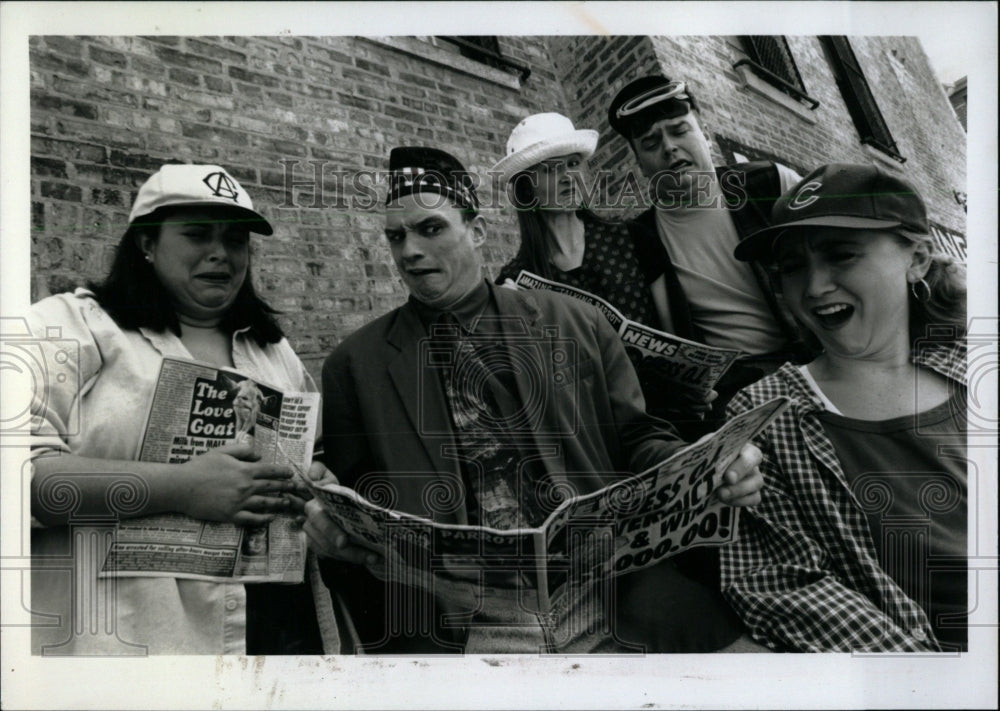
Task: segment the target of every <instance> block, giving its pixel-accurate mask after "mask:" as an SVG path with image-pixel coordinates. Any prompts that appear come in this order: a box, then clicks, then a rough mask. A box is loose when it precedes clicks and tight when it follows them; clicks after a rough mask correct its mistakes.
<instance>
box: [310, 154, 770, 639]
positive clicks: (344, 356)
mask: <svg viewBox="0 0 1000 711" xmlns="http://www.w3.org/2000/svg"><path fill="white" fill-rule="evenodd" d="M389 164H390V185H389V193H388V198H387V209H386V224H385V234H386V238H387V240H388V241H389V246H390V250H391V252H392V256H393V260H394V261H395V263H396V267H397V269H398V271H399V274H400V276H401V277H402V279H403V281H404V283H405V284H406V286H407V289H408V290H409V292H410V298H409V300H408V301H407V302H406V304H404V305H403V306H401V307H399V308H397V309H395V310H394V311H392V312H390V313H388V314H386V315H385V316H382V317H381V318H379V319H376V320H375V321H373V322H372V323H370V324H368V325H367V326H365V327H363V328H361V329H360V330H358V331H357V332H355V333H354V334H352V335H351V336H349V337H348V338H347V339H345V340H344V342H343V343H342V344H341V345H340V346H338V347H337V349H336V350H335V351H334V352H333V353H332V354H331V355H330V357H329V358H328V359H327V361H326V363H325V364H324V367H323V450H324V452H325V454H324V455H323V456H324V461H325V463H326V465H327V466H328V467H329V469H330V470H331V471H332V472H333V474H334V475H336V477H337V479H338V480H339V481H340V482H341V483H342V484H344V485H346V486H350V487H352V488H354V489H356V490H357V491H359V492H360V493H361V494H362V495H364V494H366V493H371V492H375V491H376V490H378V491H381V492H382V494H383V495H385V494H386V492H389V494H388V495H389V497H390V498H391V501H392V503H391V505H392V506H393V507H394V508H396V509H398V510H401V511H405V512H407V513H410V514H415V515H419V516H423V517H428V518H432V519H434V520H436V521H440V522H449V523H460V524H473V525H481V526H488V527H492V528H499V529H511V528H518V527H529V526H536V525H538V524H540V523H541V522H542V521H543V520H544V517H545V516H546V515H547V514H548V513H549V512H550V511H551V510H552V509H551V507H552V506H553V505H554V504H553V503H552V500H551V499H545V497H542V496H541V495H540V494H539V492H541V491H543V490H544V489H545V487H546V486H560V485H569V486H570V487H571V488H573V489H575V490H576V491H577V492H579V493H588V492H591V491H595V490H597V489H599V488H601V487H603V486H605V485H607V484H609V483H611V482H612V481H614V480H615V479H616V478H618V477H620V476H623V475H624V474H623V473H625V474H627V473H628V472H638V471H641V470H644V469H646V468H648V467H650V466H652V465H654V464H656V463H657V462H659V461H661V460H662V459H663V458H665V457H667V456H669V455H670V453H672V452H673V451H675V450H676V449H677V448H678V447H679V446H681V444H682V442H681V441H680V440H679V439H678V437H677V436H676V434H675V433H674V431H673V430H672V428H671V427H670V426H669V425H668V424H666V423H665V422H662V421H660V420H657V419H655V418H652V417H650V416H648V415H647V414H646V413H645V410H644V402H643V398H642V393H641V391H640V389H639V384H638V381H637V379H636V376H635V373H634V371H633V370H632V366H631V365H630V363H629V360H628V357H627V356H626V354H625V351H624V348H623V346H622V344H621V342H620V340H619V339H618V337H617V335H616V334H615V332H614V330H613V329H612V328H611V326H610V324H609V323H608V321H607V319H605V318H604V316H603V315H601V313H600V312H599V311H597V310H596V309H595V308H594V307H592V306H590V305H587V304H584V303H582V302H580V301H578V300H576V299H571V298H568V297H564V296H561V295H558V294H553V293H550V292H520V291H511V290H508V289H502V288H497V287H495V286H494V285H493V284H491V283H490V282H489V281H487V280H485V279H484V278H483V274H482V267H481V262H480V255H479V251H478V250H479V247H480V246H481V245H482V244H483V242H484V241H485V239H486V234H487V228H486V222H485V220H484V219H483V217H482V216H481V215H479V214H478V199H477V197H476V191H475V188H474V185H473V181H472V180H471V179H470V176H469V174H468V173H467V172H466V171H465V169H464V168H463V167H462V165H461V164H460V163H459V162H458V161H457V160H456V159H455V158H453V157H452V156H450V155H448V154H447V153H444V152H443V151H439V150H436V149H430V148H396V149H394V150H393V151H392V153H391V155H390V159H389ZM758 456H759V452H758V451H757V450H756V449H755V448H753V447H748V448H746V449H745V450H744V452H743V453H742V454H741V457H740V458H739V459H738V460H737V461H736V462H735V463H734V464H733V465H732V467H731V469H730V471H728V472H727V473H726V485H725V486H724V487H723V490H722V493H721V495H720V496H721V498H722V499H723V500H724V501H726V502H728V503H732V504H735V505H749V504H752V503H754V502H756V501H758V500H759V495H758V493H757V490H758V489H759V486H760V479H761V477H760V474H759V472H758V471H757V469H756V467H755V463H756V460H757V457H758ZM442 492H452V494H453V495H451V496H446V497H445V499H447V501H444V500H443V499H442V498H441V497H440V494H441V493H442ZM307 513H308V520H307V522H306V525H305V529H306V532H307V533H308V535H309V538H310V541H311V542H312V546H313V547H314V548H315V549H316V550H318V551H319V552H320V553H322V554H325V555H326V556H329V557H330V558H331V559H333V560H328V561H327V565H326V569H325V573H324V574H325V579H326V581H327V583H328V584H329V585H330V586H331V587H332V588H333V589H335V590H337V591H340V592H341V593H343V595H344V596H345V598H346V600H347V607H348V608H349V609H350V611H351V616H352V617H353V620H354V622H355V624H356V627H357V631H358V637H359V639H360V642H361V643H362V645H363V647H364V648H365V649H366V651H374V652H380V653H393V652H402V653H427V652H449V651H450V652H462V651H466V652H471V653H498V652H524V653H538V652H539V651H558V652H594V651H621V650H622V649H623V648H622V646H621V644H622V642H623V641H626V642H627V641H631V642H633V643H639V644H645V645H647V646H646V648H647V649H648V650H651V651H661V652H665V651H690V652H694V651H713V650H717V649H720V648H722V647H724V646H726V645H727V644H729V643H731V642H732V641H733V640H734V639H736V638H737V637H738V636H739V634H740V628H739V627H738V625H736V624H735V618H734V616H733V615H732V612H731V611H730V610H728V609H727V608H726V607H725V606H724V603H723V602H722V601H721V597H720V596H719V594H718V592H717V591H716V590H712V589H708V588H706V587H704V586H702V585H700V584H698V583H695V582H694V581H692V580H690V579H688V578H686V577H685V576H684V575H682V574H681V573H679V572H678V571H677V570H676V568H674V567H673V566H672V565H671V564H670V563H669V561H668V562H666V563H663V564H660V565H657V566H653V567H652V568H648V569H646V570H644V571H639V572H638V573H633V574H631V575H627V576H625V577H623V578H622V579H621V581H622V582H621V584H620V586H619V590H618V593H617V594H618V598H617V599H618V600H619V601H623V602H622V603H621V604H619V605H618V609H620V610H621V612H620V614H617V615H615V617H614V618H613V619H612V618H611V608H609V607H608V604H610V602H611V599H610V598H611V596H608V598H609V599H603V598H602V597H601V596H600V595H599V594H597V593H594V592H593V591H588V594H587V595H584V596H580V598H579V599H577V597H576V596H573V599H572V600H571V601H570V603H569V608H570V610H571V611H572V613H573V615H576V616H577V617H576V621H577V623H579V622H580V621H581V620H583V621H585V624H584V625H583V626H582V627H580V628H578V629H570V627H572V625H567V624H566V620H565V619H563V618H559V619H556V618H553V617H550V616H545V615H536V614H534V613H532V612H529V611H526V610H524V609H523V608H522V607H521V606H520V605H518V604H517V602H518V601H517V597H516V594H514V595H513V597H511V594H510V593H507V598H505V597H504V592H503V591H502V590H501V589H500V588H502V587H504V586H502V585H499V584H495V585H491V581H493V582H495V583H499V582H507V583H509V582H510V581H509V580H507V578H510V576H518V575H520V573H519V572H518V571H506V572H494V571H486V572H485V573H484V576H485V577H484V579H483V582H482V585H481V588H480V590H481V606H480V608H479V609H478V610H475V611H472V610H454V609H447V606H446V605H445V604H444V603H443V602H442V601H440V600H437V599H435V598H434V597H433V596H432V595H430V594H429V593H426V592H423V591H421V590H419V589H417V588H416V587H415V586H404V585H401V584H397V583H387V582H384V581H383V580H380V579H378V578H376V577H375V576H374V575H372V572H371V571H375V572H376V573H377V572H379V565H380V560H379V556H376V555H374V554H372V553H371V552H370V551H369V550H367V549H363V548H360V547H358V546H355V545H353V544H351V543H350V542H348V541H347V539H346V537H345V536H344V534H343V531H342V530H341V528H340V527H339V526H338V525H337V523H336V521H334V520H333V519H332V518H330V517H329V516H328V515H327V514H326V513H325V512H324V511H323V509H322V507H321V506H320V505H319V504H318V503H316V502H310V504H309V506H308V507H307ZM501 578H504V580H503V581H501ZM510 587H511V586H510V585H507V586H506V589H510ZM514 587H516V586H514ZM635 589H639V590H645V591H649V590H656V591H657V592H658V594H659V597H658V598H657V602H658V603H659V605H660V607H663V608H665V609H667V610H669V620H668V621H666V622H665V624H663V625H658V626H656V627H657V629H656V631H655V632H656V633H655V634H648V630H647V629H646V628H648V627H649V626H650V619H649V618H648V617H647V616H646V613H647V612H648V611H647V610H646V609H635V608H634V606H633V607H632V608H629V605H628V601H629V600H634V599H635V597H634V596H633V590H635ZM445 613H452V614H451V616H450V617H449V618H443V617H442V615H443V614H445ZM455 613H465V614H464V616H463V615H462V614H459V615H458V617H459V618H460V621H459V622H455V621H454V620H455V619H456V617H455ZM581 615H582V616H583V617H581ZM665 617H666V616H665ZM449 620H451V621H450V622H449ZM616 625H617V626H618V627H620V628H622V629H615V628H616ZM654 626H655V625H654ZM623 629H624V630H627V632H623ZM608 630H613V631H612V632H609V631H608ZM636 630H641V631H642V632H643V635H642V636H641V637H640V636H636V635H638V632H636ZM631 632H634V634H628V633H631ZM632 649H635V647H632Z"/></svg>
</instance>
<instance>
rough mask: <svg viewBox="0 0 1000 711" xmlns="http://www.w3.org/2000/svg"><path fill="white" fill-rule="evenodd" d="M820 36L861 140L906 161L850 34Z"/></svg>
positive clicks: (901, 161)
mask: <svg viewBox="0 0 1000 711" xmlns="http://www.w3.org/2000/svg"><path fill="white" fill-rule="evenodd" d="M819 39H820V43H821V44H822V45H823V51H824V52H825V53H826V58H827V61H828V62H829V63H830V67H831V68H832V69H833V74H834V77H835V78H836V80H837V87H838V88H839V89H840V93H841V95H842V96H843V97H844V103H846V104H847V110H848V112H849V113H850V114H851V120H852V121H854V125H855V127H856V128H857V129H858V135H859V136H861V142H862V143H864V144H865V145H869V146H873V147H874V148H877V149H879V150H880V151H882V152H883V153H885V154H887V155H890V156H892V157H893V158H895V159H896V160H898V161H899V162H900V163H904V162H906V159H905V158H903V156H901V155H900V153H899V149H898V148H897V147H896V142H895V141H894V140H893V139H892V134H891V133H889V126H888V125H887V124H886V122H885V119H884V118H883V117H882V112H881V111H880V110H879V108H878V103H877V102H876V101H875V96H874V95H873V94H872V90H871V88H870V87H869V86H868V80H867V79H865V74H864V72H863V71H861V65H860V64H858V58H857V56H856V55H855V54H854V50H853V49H851V43H850V42H849V41H848V40H847V38H846V37H831V36H827V37H820V38H819Z"/></svg>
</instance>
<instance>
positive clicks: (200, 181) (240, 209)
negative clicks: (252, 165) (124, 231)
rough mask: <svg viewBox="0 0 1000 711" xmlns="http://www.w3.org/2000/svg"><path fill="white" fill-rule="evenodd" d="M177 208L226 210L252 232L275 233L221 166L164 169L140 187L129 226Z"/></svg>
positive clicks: (170, 165) (165, 166) (178, 165)
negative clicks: (143, 218)
mask: <svg viewBox="0 0 1000 711" xmlns="http://www.w3.org/2000/svg"><path fill="white" fill-rule="evenodd" d="M175 206H185V207H187V206H190V207H205V206H212V207H224V208H227V209H228V210H230V211H232V212H234V213H237V214H238V215H241V216H242V217H243V218H244V219H245V220H246V223H247V229H249V230H250V231H251V232H257V233H259V234H262V235H270V234H274V229H273V228H272V227H271V223H269V222H268V221H267V219H266V218H265V217H264V216H263V215H261V214H260V213H259V212H257V211H256V210H254V209H253V201H252V200H250V195H248V194H247V192H246V191H245V190H244V189H243V186H241V185H240V184H239V183H238V182H236V178H234V177H233V176H231V175H230V174H229V173H227V172H226V170H225V169H224V168H222V167H220V166H217V165H189V164H169V165H164V166H162V167H161V168H160V169H159V170H158V171H156V172H155V173H153V175H151V176H150V178H149V180H147V181H146V182H145V183H143V184H142V187H141V188H139V194H138V195H137V196H136V198H135V202H134V203H133V204H132V212H130V213H129V216H128V221H129V224H130V225H131V224H133V223H134V222H136V220H138V219H140V218H142V217H146V216H148V215H150V214H152V213H153V212H154V211H156V210H158V209H160V208H161V207H175ZM241 221H242V220H241Z"/></svg>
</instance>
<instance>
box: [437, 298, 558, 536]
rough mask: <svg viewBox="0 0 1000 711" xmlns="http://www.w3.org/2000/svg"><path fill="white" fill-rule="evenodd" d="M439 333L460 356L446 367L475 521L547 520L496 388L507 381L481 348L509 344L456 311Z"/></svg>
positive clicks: (504, 524)
mask: <svg viewBox="0 0 1000 711" xmlns="http://www.w3.org/2000/svg"><path fill="white" fill-rule="evenodd" d="M437 324H438V325H437V327H436V328H435V333H436V336H435V338H437V339H439V340H446V341H448V342H449V345H450V346H451V348H452V349H453V352H454V354H455V357H454V358H453V359H452V364H451V366H449V367H445V368H443V369H442V374H443V378H442V380H443V384H444V391H445V396H446V398H447V400H448V405H449V409H450V411H451V419H452V425H453V426H454V429H455V439H456V442H457V443H458V446H459V450H460V452H461V456H462V460H461V462H462V473H463V476H464V478H465V483H466V487H467V491H468V492H469V493H470V500H469V501H468V504H469V516H470V523H478V524H480V525H483V526H487V527H490V528H496V529H512V528H525V527H530V526H534V525H537V524H539V523H541V519H542V512H541V511H540V510H539V506H538V503H537V499H536V496H535V483H536V481H535V477H534V476H533V475H532V474H531V472H532V471H533V470H534V469H535V467H532V466H522V462H523V461H524V456H523V453H522V451H521V449H520V448H519V447H518V446H517V442H516V441H515V438H514V437H511V436H510V434H509V433H508V432H507V431H506V428H505V423H504V415H503V412H502V411H501V409H500V407H499V405H498V402H497V398H496V396H495V393H494V388H498V387H502V385H500V383H499V381H498V380H497V379H496V378H495V377H493V376H492V375H491V374H490V372H489V369H488V368H487V367H486V365H485V364H484V363H483V360H482V358H481V357H480V354H479V352H478V351H479V350H481V349H487V348H503V341H502V339H501V338H500V336H499V335H490V336H483V337H477V336H474V335H473V334H470V333H469V332H468V331H466V330H465V329H463V328H462V327H461V326H460V325H459V323H458V320H457V319H456V318H455V317H454V316H453V315H452V314H443V315H442V316H441V317H440V318H439V319H438V321H437Z"/></svg>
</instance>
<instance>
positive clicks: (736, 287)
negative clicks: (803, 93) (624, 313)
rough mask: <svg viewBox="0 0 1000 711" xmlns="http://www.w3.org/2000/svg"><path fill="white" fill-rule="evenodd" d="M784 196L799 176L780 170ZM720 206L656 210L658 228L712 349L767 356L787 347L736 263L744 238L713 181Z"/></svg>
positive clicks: (750, 278)
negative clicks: (736, 256) (723, 205)
mask: <svg viewBox="0 0 1000 711" xmlns="http://www.w3.org/2000/svg"><path fill="white" fill-rule="evenodd" d="M778 174H779V176H780V178H781V190H782V192H784V191H786V190H788V189H789V188H790V187H791V186H793V185H795V183H797V182H798V180H799V177H798V175H797V174H796V173H795V172H794V171H792V170H790V169H788V168H785V167H784V166H778ZM712 188H713V190H715V191H716V193H717V194H716V195H714V196H713V197H717V198H718V199H716V200H709V201H708V202H709V203H710V204H712V205H718V207H689V208H679V209H657V210H656V227H657V233H658V234H659V236H660V241H661V242H662V243H663V246H664V247H665V248H666V250H667V254H668V255H670V261H671V262H673V264H674V267H675V270H676V272H677V278H678V280H679V281H680V284H681V288H682V289H684V293H685V294H686V295H687V299H688V303H689V304H690V307H691V318H692V320H693V322H694V324H695V326H696V327H697V328H698V329H699V330H700V331H701V332H702V333H703V334H704V336H705V342H706V343H708V344H709V345H711V346H719V347H723V348H738V349H740V350H742V351H745V352H747V353H751V354H760V353H768V352H770V351H774V350H777V349H778V348H780V347H781V346H782V345H784V343H785V340H786V339H785V336H784V334H783V332H782V330H781V327H780V326H779V325H778V323H777V322H776V321H775V320H774V315H773V314H772V312H771V309H770V308H769V307H768V305H767V302H766V300H765V298H764V294H763V292H762V291H761V288H760V285H759V284H758V283H757V278H756V277H755V276H754V273H753V271H752V270H751V269H750V265H749V264H748V263H746V262H740V261H737V260H736V258H735V257H733V250H734V249H735V248H736V245H737V243H738V242H739V234H738V233H737V232H736V226H735V225H734V224H733V218H732V216H731V215H730V214H729V210H727V209H726V208H725V207H721V205H722V204H723V203H722V198H721V194H720V193H718V191H719V190H720V188H719V184H718V182H717V181H713V183H712Z"/></svg>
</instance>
